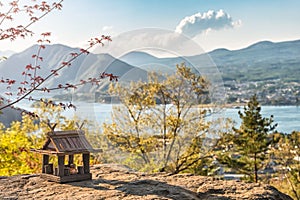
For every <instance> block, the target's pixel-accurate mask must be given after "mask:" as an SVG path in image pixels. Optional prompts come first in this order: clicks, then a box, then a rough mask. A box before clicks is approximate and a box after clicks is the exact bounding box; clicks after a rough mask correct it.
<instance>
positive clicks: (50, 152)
mask: <svg viewBox="0 0 300 200" xmlns="http://www.w3.org/2000/svg"><path fill="white" fill-rule="evenodd" d="M30 151H31V152H36V153H40V154H45V155H58V156H59V155H73V154H88V153H101V152H103V151H102V149H91V150H84V151H65V152H59V151H51V150H44V149H31V150H30Z"/></svg>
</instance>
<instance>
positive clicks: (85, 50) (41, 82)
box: [0, 35, 111, 110]
mask: <svg viewBox="0 0 300 200" xmlns="http://www.w3.org/2000/svg"><path fill="white" fill-rule="evenodd" d="M102 40H108V41H111V38H110V37H109V36H104V35H102V38H101V39H98V38H95V40H93V39H91V41H90V46H89V47H88V48H86V49H81V50H80V53H78V54H75V55H74V56H73V57H72V58H71V59H69V60H68V61H67V62H63V63H62V64H61V66H60V67H58V68H57V69H55V70H52V71H51V73H50V74H49V75H48V76H46V77H45V78H43V79H40V80H41V81H40V82H37V85H35V86H33V87H32V88H31V89H30V90H28V92H26V93H25V94H23V96H21V97H20V98H18V99H16V100H14V101H12V102H10V103H8V104H7V105H4V106H2V107H0V110H3V109H5V108H7V107H10V106H12V105H14V104H16V103H18V102H20V101H21V100H23V99H25V98H26V97H28V96H29V95H30V94H31V93H32V92H34V91H36V90H38V88H39V87H40V86H41V85H42V84H43V83H44V82H46V81H47V80H48V79H49V78H51V77H52V76H55V75H56V74H57V72H58V71H60V70H61V69H63V68H64V67H66V66H69V65H70V64H71V63H72V62H73V61H74V60H75V59H77V58H78V57H79V56H81V55H82V54H88V53H89V51H88V50H89V49H91V48H92V47H93V46H95V45H96V44H102V45H104V44H103V42H102Z"/></svg>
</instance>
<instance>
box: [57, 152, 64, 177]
mask: <svg viewBox="0 0 300 200" xmlns="http://www.w3.org/2000/svg"><path fill="white" fill-rule="evenodd" d="M64 169H65V156H64V155H63V156H58V174H57V175H58V176H64Z"/></svg>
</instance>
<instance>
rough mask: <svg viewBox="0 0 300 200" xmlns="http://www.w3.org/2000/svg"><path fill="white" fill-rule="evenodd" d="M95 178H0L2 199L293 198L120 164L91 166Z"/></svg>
mask: <svg viewBox="0 0 300 200" xmlns="http://www.w3.org/2000/svg"><path fill="white" fill-rule="evenodd" d="M91 172H92V173H93V180H92V181H81V182H73V183H66V184H58V183H53V182H48V181H46V180H43V179H41V178H40V177H39V175H19V176H12V177H0V199H1V200H2V199H3V200H14V199H26V200H27V199H55V200H56V199H60V200H63V199H72V200H73V199H81V200H85V199H91V200H94V199H125V200H126V199H179V200H184V199H187V200H192V199H201V200H205V199H221V200H230V199H236V200H237V199H239V200H240V199H256V200H263V199H264V200H266V199H272V200H291V199H292V198H290V197H289V196H287V195H285V194H283V193H281V192H279V191H278V190H277V189H275V188H274V187H271V186H268V185H264V184H254V183H245V182H241V181H222V180H213V179H212V178H209V177H203V176H194V175H191V174H178V175H170V174H166V173H156V174H146V173H141V172H134V171H133V170H131V169H129V168H127V167H125V166H122V165H117V164H101V165H96V166H93V167H92V168H91Z"/></svg>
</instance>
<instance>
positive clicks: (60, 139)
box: [31, 128, 101, 183]
mask: <svg viewBox="0 0 300 200" xmlns="http://www.w3.org/2000/svg"><path fill="white" fill-rule="evenodd" d="M31 151H33V152H37V153H40V154H42V155H43V164H42V174H41V177H42V178H45V179H47V180H49V181H54V182H59V183H66V182H73V181H83V180H91V179H92V174H91V173H90V153H92V152H99V151H101V150H95V149H93V147H92V146H91V145H90V143H89V142H88V141H87V139H86V137H85V133H84V131H82V130H72V131H54V128H53V129H52V132H49V133H47V141H46V142H45V144H44V146H43V148H42V149H32V150H31ZM75 154H82V161H83V165H82V166H77V167H76V165H75V164H74V155H75ZM51 155H52V156H57V157H58V165H57V167H54V165H53V163H50V162H49V157H50V156H51ZM66 157H68V164H67V165H66V164H65V158H66Z"/></svg>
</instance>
